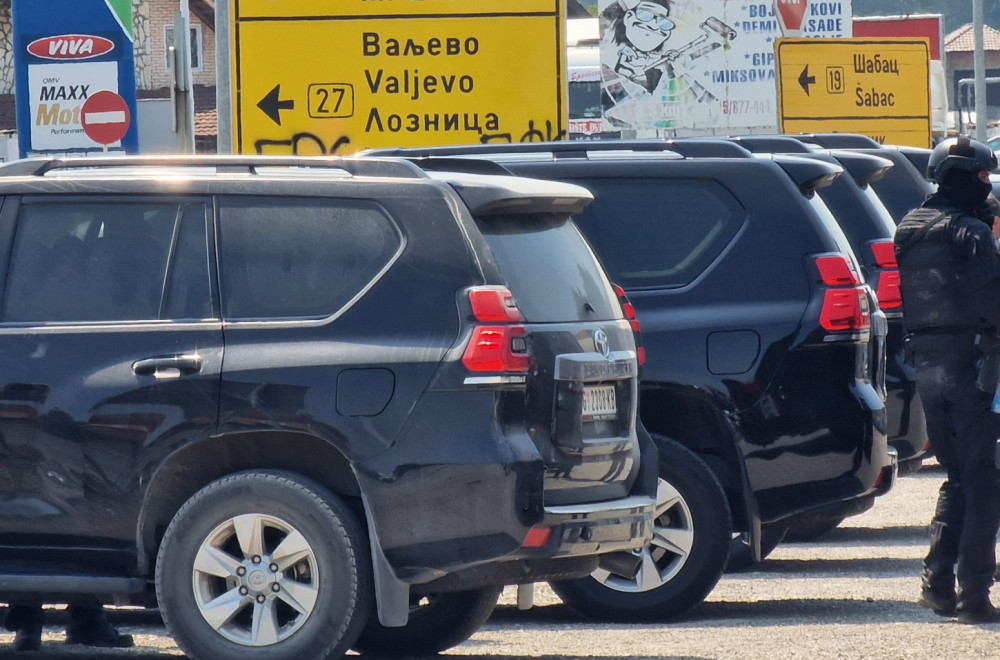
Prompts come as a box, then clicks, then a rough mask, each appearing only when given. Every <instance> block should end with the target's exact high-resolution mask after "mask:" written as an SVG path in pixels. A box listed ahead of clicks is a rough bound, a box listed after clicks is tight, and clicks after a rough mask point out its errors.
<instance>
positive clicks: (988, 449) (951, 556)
mask: <svg viewBox="0 0 1000 660" xmlns="http://www.w3.org/2000/svg"><path fill="white" fill-rule="evenodd" d="M974 338H975V334H974V333H971V332H970V333H963V334H957V335H919V336H916V337H914V338H913V340H912V342H911V346H912V347H913V350H914V364H915V366H916V371H917V390H918V391H919V392H920V398H921V400H922V401H923V405H924V413H925V415H926V417H927V435H928V438H929V439H930V443H931V448H932V449H933V450H934V454H935V455H936V456H937V459H938V462H939V463H940V464H941V465H942V466H943V467H944V468H945V469H946V470H947V474H948V476H947V479H946V480H945V482H944V484H943V485H942V486H941V491H940V493H939V496H938V502H937V509H936V510H935V511H934V517H933V519H932V520H931V545H930V551H929V552H928V554H927V557H926V558H925V559H924V573H923V584H924V587H926V588H930V589H933V590H934V591H935V592H937V593H938V594H941V595H946V594H950V593H951V592H952V591H953V590H954V589H955V577H956V574H955V565H956V563H957V565H958V575H957V577H958V587H959V590H958V607H959V608H960V609H968V610H975V609H978V608H981V607H984V606H985V605H986V604H987V603H989V591H990V587H991V586H992V584H993V573H994V571H995V570H996V536H997V529H998V527H1000V472H998V471H997V469H996V467H995V464H994V452H995V449H994V447H995V444H996V440H997V438H998V437H1000V415H998V414H995V413H993V412H991V411H990V403H991V401H992V398H993V397H992V393H985V392H982V391H980V390H978V389H977V388H976V379H977V376H978V365H977V361H978V360H979V359H980V358H981V353H980V352H979V350H978V349H977V348H976V346H975V341H974Z"/></svg>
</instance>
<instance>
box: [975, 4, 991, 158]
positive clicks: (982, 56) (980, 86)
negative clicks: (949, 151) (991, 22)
mask: <svg viewBox="0 0 1000 660" xmlns="http://www.w3.org/2000/svg"><path fill="white" fill-rule="evenodd" d="M972 49H973V63H974V66H975V80H976V82H975V86H974V89H975V91H976V139H977V140H979V141H980V142H986V125H987V122H988V121H989V117H988V116H987V110H986V52H985V50H984V49H983V0H972Z"/></svg>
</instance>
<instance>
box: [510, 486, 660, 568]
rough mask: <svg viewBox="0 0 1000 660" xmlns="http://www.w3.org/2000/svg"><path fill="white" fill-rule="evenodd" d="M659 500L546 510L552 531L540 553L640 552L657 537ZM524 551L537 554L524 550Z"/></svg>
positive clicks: (632, 499) (546, 524) (545, 523)
mask: <svg viewBox="0 0 1000 660" xmlns="http://www.w3.org/2000/svg"><path fill="white" fill-rule="evenodd" d="M655 510H656V498H655V497H652V496H646V495H636V496H632V497H626V498H624V499H621V500H615V501H613V502H605V503H598V504H575V505H564V506H553V507H545V516H544V517H543V519H542V522H541V525H540V526H543V527H548V528H549V529H551V530H552V534H551V536H550V538H549V542H548V543H547V544H546V545H545V547H544V548H541V549H540V550H541V551H542V552H543V553H545V554H546V555H548V556H550V557H570V556H579V555H596V554H602V553H605V552H614V551H617V550H638V549H639V548H642V547H643V546H645V545H646V544H647V543H649V541H651V540H652V538H653V514H654V512H655ZM520 552H522V553H526V554H527V555H528V556H530V553H533V552H537V551H536V550H534V549H522V550H521V551H520Z"/></svg>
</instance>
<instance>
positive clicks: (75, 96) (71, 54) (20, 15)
mask: <svg viewBox="0 0 1000 660" xmlns="http://www.w3.org/2000/svg"><path fill="white" fill-rule="evenodd" d="M11 16H12V21H13V29H14V39H13V45H14V83H15V105H16V108H17V132H18V143H19V151H20V156H21V157H25V156H29V155H58V154H84V155H85V154H87V153H89V152H95V151H101V152H103V151H105V150H108V151H117V152H128V153H135V152H137V151H138V131H137V130H136V127H135V125H134V123H131V125H129V126H127V127H126V130H125V131H124V135H123V137H122V138H121V139H120V140H115V141H113V142H112V143H110V144H108V145H105V144H102V143H99V142H97V141H95V140H93V139H92V138H91V137H89V136H88V133H87V131H86V130H85V129H84V124H83V118H82V116H81V112H82V109H83V106H84V103H86V101H87V99H88V98H89V97H90V96H92V95H94V94H96V93H97V92H101V91H107V92H111V93H114V94H116V95H118V96H120V97H121V98H122V99H123V100H124V102H125V103H126V105H127V107H128V110H129V113H127V114H128V115H129V116H131V117H134V116H135V63H134V57H133V53H132V3H131V1H130V0H13V2H12V4H11ZM105 147H107V149H105Z"/></svg>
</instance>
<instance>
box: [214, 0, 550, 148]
mask: <svg viewBox="0 0 1000 660" xmlns="http://www.w3.org/2000/svg"><path fill="white" fill-rule="evenodd" d="M229 2H230V16H231V21H230V24H231V26H232V35H231V36H232V39H231V41H232V44H233V47H232V52H231V65H232V72H233V75H232V84H233V89H232V99H233V103H232V107H233V121H232V125H233V134H234V135H233V137H234V139H233V147H234V150H235V151H236V152H237V153H260V154H293V153H294V154H302V155H321V154H333V153H337V154H349V153H354V152H357V151H360V150H362V149H366V148H370V147H385V146H422V145H436V144H465V143H474V142H528V141H534V142H538V141H542V140H550V139H562V138H564V137H565V134H566V126H565V123H566V119H565V118H566V82H565V79H564V71H565V61H564V57H565V20H564V16H563V4H564V3H563V1H562V0H504V2H503V6H502V7H499V8H498V7H497V6H495V5H490V7H491V8H490V9H485V8H484V5H487V4H490V3H483V2H482V0H422V1H421V2H412V1H409V0H407V1H405V2H404V1H400V0H378V1H372V0H337V2H336V3H331V2H330V1H329V0H283V1H282V2H274V1H273V0H229ZM333 5H335V6H336V12H335V13H336V15H331V14H333V12H332V10H331V7H332V6H333Z"/></svg>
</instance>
